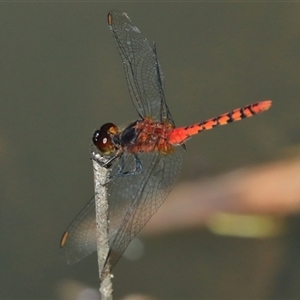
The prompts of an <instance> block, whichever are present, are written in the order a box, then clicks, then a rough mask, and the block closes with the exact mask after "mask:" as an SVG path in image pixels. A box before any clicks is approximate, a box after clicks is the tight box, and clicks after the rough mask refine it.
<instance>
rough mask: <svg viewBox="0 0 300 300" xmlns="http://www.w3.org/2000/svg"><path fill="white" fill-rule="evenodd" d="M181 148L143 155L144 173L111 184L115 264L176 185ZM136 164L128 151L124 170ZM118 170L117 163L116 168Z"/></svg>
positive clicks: (121, 178) (110, 242)
mask: <svg viewBox="0 0 300 300" xmlns="http://www.w3.org/2000/svg"><path fill="white" fill-rule="evenodd" d="M180 151H181V149H178V150H175V152H174V153H172V154H168V155H161V154H159V153H157V152H156V153H144V154H140V155H139V159H140V161H141V164H142V167H143V171H142V173H139V174H136V175H130V176H124V177H118V178H115V179H114V180H113V181H112V182H110V183H109V186H108V194H109V199H108V201H109V220H110V224H109V236H110V241H109V244H110V253H109V257H108V261H109V263H110V265H111V266H112V267H113V266H115V264H116V263H117V262H118V260H119V259H120V257H121V256H122V254H123V253H124V251H125V249H126V248H127V246H128V244H129V243H130V241H131V240H132V239H133V238H134V237H135V236H136V235H137V234H138V232H139V231H140V230H141V229H142V228H143V227H144V226H145V225H146V223H147V222H148V221H149V219H150V218H151V217H152V215H153V214H154V213H155V212H156V211H157V210H158V208H159V207H160V206H161V205H162V203H163V202H164V200H165V199H166V197H167V196H168V194H169V192H170V191H171V189H172V187H173V186H174V184H175V182H176V180H177V177H178V173H179V171H180V168H181V163H182V156H181V153H180ZM134 167H135V161H134V157H133V155H131V154H126V157H125V160H124V166H123V170H125V171H126V170H132V169H133V168H134ZM114 172H118V168H117V167H115V168H114V169H113V171H112V175H113V174H114Z"/></svg>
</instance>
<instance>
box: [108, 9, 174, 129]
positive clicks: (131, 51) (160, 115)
mask: <svg viewBox="0 0 300 300" xmlns="http://www.w3.org/2000/svg"><path fill="white" fill-rule="evenodd" d="M108 25H109V29H110V30H111V32H112V34H113V36H114V38H115V41H116V43H117V46H118V50H119V53H120V56H121V59H122V63H123V67H124V70H125V75H126V79H127V84H128V89H129V92H130V95H131V99H132V102H133V104H134V106H135V108H136V109H137V111H138V114H139V115H140V116H141V117H144V116H151V117H152V118H153V119H154V120H156V121H162V120H163V119H168V120H169V122H170V123H172V124H173V119H172V117H171V114H170V112H169V109H168V107H167V105H166V102H165V98H164V91H163V74H162V70H161V67H160V64H159V62H158V59H157V55H156V49H155V46H154V44H153V46H150V45H149V42H148V41H147V39H146V38H145V37H144V36H143V35H142V33H141V32H140V30H139V29H138V28H137V27H136V26H135V25H134V24H133V23H132V22H131V20H130V19H129V17H128V16H127V14H126V13H124V12H119V11H115V10H113V11H111V12H110V13H109V14H108Z"/></svg>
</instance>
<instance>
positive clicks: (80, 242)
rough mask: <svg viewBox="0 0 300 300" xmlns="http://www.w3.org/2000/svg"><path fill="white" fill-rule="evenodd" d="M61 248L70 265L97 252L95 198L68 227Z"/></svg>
mask: <svg viewBox="0 0 300 300" xmlns="http://www.w3.org/2000/svg"><path fill="white" fill-rule="evenodd" d="M60 247H61V249H62V253H63V255H64V256H65V258H66V260H67V262H68V263H69V264H72V263H75V262H77V261H79V260H81V259H82V258H84V257H86V256H88V255H89V254H91V253H92V252H94V251H96V250H97V244H96V212H95V198H94V197H93V198H92V199H91V200H90V201H89V202H88V203H87V205H86V206H85V207H84V208H83V209H82V211H81V212H80V213H79V214H78V215H77V216H76V218H75V219H74V220H73V222H72V223H71V224H70V225H69V226H68V228H67V230H66V231H65V232H64V234H63V236H62V238H61V242H60Z"/></svg>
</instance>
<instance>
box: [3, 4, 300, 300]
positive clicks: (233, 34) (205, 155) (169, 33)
mask: <svg viewBox="0 0 300 300" xmlns="http://www.w3.org/2000/svg"><path fill="white" fill-rule="evenodd" d="M113 8H115V9H118V10H121V11H126V12H127V13H128V15H129V16H130V17H131V19H132V20H133V22H134V23H135V24H136V25H137V26H138V27H139V28H140V29H141V31H142V32H143V34H144V35H145V36H146V37H147V38H148V40H149V41H155V42H156V45H157V51H158V56H159V59H160V62H161V64H162V68H163V71H164V75H165V77H166V78H165V86H166V87H165V96H166V98H167V102H168V105H169V108H170V110H171V112H172V115H173V117H174V119H175V122H176V124H177V125H181V126H183V125H189V124H191V123H193V122H197V121H203V120H205V119H206V118H210V117H214V116H215V115H217V114H219V113H223V112H226V111H228V110H231V109H233V108H236V107H240V106H243V105H245V104H249V103H252V102H256V101H259V100H263V99H272V100H273V107H272V109H271V110H270V111H269V112H267V113H264V114H263V115H261V116H258V117H255V118H253V119H250V120H245V121H243V122H241V123H238V124H233V125H230V126H227V127H223V128H218V129H216V130H213V131H211V132H208V133H203V134H201V136H197V137H195V138H193V139H192V140H191V141H189V142H188V143H187V148H188V154H187V155H186V156H185V160H184V167H183V170H182V174H181V180H184V179H187V178H188V177H189V178H192V177H194V176H206V175H209V176H212V175H215V174H221V173H223V172H226V171H229V170H232V169H235V168H238V167H241V166H247V165H256V164H260V163H263V162H265V161H270V160H273V159H275V158H276V157H278V156H279V155H280V153H281V152H282V151H283V150H284V149H286V148H287V147H291V146H294V145H297V144H298V143H299V140H300V135H299V126H300V120H299V108H300V103H299V95H300V18H299V15H300V5H299V3H279V2H277V3H268V2H265V3H249V2H247V3H246V2H238V3H237V2H231V3H225V2H224V3H220V2H215V3H209V2H202V3H188V2H187V3H176V2H172V3H168V2H164V3H158V2H155V3H148V2H145V3H142V2H141V3H125V2H122V3H119V2H111V3H110V2H106V3H97V2H77V3H72V2H61V3H60V2H52V3H45V2H32V3H19V2H14V3H1V4H0V45H1V46H0V64H1V68H0V70H1V71H0V76H1V78H0V86H1V88H0V155H1V156H0V164H1V167H0V176H1V180H0V195H1V196H0V204H1V208H0V239H1V245H0V247H1V248H0V251H1V255H0V270H1V271H0V274H1V280H0V282H1V283H0V299H62V296H61V294H60V292H59V287H60V286H61V285H62V283H63V282H65V281H64V280H66V279H69V280H76V281H78V282H81V283H82V284H84V285H86V286H90V287H93V288H96V289H97V288H98V285H99V284H98V270H97V260H96V256H95V255H93V256H91V257H89V258H87V259H85V260H83V261H82V262H80V263H78V264H76V265H72V266H68V265H67V264H65V262H64V261H63V258H62V257H61V255H60V253H59V240H60V237H61V234H62V232H63V231H64V230H65V228H66V226H67V225H68V224H69V222H70V221H71V220H72V218H73V217H74V216H75V215H76V214H77V213H78V212H79V210H80V209H81V208H82V207H83V206H84V205H85V203H86V202H87V201H88V200H89V199H90V197H91V196H92V194H93V174H92V164H91V162H90V147H89V145H90V142H91V136H92V133H93V131H94V130H95V129H96V128H98V127H99V126H101V125H102V124H103V123H105V122H114V123H116V124H126V123H127V122H129V121H132V120H135V119H136V118H137V114H136V111H135V110H134V107H133V105H132V104H131V102H130V98H129V94H128V91H127V87H126V81H125V77H124V73H123V68H122V65H121V61H120V58H119V54H118V52H117V49H116V45H115V44H114V41H113V38H112V36H111V34H110V32H109V30H108V28H107V25H106V15H107V13H108V11H109V10H110V9H113ZM195 174H197V175H195ZM288 223H289V231H288V233H287V234H285V235H284V236H278V237H274V238H269V239H242V238H232V237H231V238H229V237H218V236H215V235H213V234H211V233H209V232H208V231H206V230H205V229H199V230H194V231H192V232H187V231H183V232H180V233H174V234H172V235H164V236H159V237H152V238H143V242H144V245H145V254H144V255H143V257H142V258H141V259H140V260H139V261H137V262H130V261H128V260H126V259H122V260H121V261H120V262H119V264H118V266H117V267H116V268H115V270H114V274H115V280H114V291H115V297H116V298H120V297H123V296H125V295H127V294H130V293H137V292H138V293H144V294H149V295H152V296H154V297H157V298H161V299H299V298H300V285H299V278H300V277H299V275H300V274H299V270H300V268H299V267H300V266H299V265H300V250H299V246H300V238H299V231H300V224H299V219H298V218H297V217H294V218H292V219H289V220H288Z"/></svg>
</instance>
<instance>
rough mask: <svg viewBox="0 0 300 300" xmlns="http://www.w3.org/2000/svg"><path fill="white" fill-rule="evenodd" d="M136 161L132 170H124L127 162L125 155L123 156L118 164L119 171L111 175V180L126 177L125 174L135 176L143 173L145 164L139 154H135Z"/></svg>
mask: <svg viewBox="0 0 300 300" xmlns="http://www.w3.org/2000/svg"><path fill="white" fill-rule="evenodd" d="M134 163H135V166H134V168H133V169H132V170H130V171H124V167H125V166H124V165H125V162H124V156H122V157H121V163H120V164H119V166H118V171H117V172H116V174H114V175H112V176H110V178H109V180H111V179H114V178H119V177H124V176H134V175H137V174H141V173H142V172H143V166H142V163H141V161H140V159H139V157H138V156H137V155H134Z"/></svg>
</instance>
